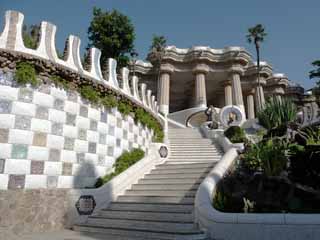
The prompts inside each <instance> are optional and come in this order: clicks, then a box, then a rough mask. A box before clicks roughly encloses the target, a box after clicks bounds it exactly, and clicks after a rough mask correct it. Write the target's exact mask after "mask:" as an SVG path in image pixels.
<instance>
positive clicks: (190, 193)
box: [125, 189, 196, 197]
mask: <svg viewBox="0 0 320 240" xmlns="http://www.w3.org/2000/svg"><path fill="white" fill-rule="evenodd" d="M195 195H196V190H177V189H175V190H168V189H166V190H126V192H125V196H164V197H180V196H181V197H194V196H195Z"/></svg>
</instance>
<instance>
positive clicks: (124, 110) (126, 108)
mask: <svg viewBox="0 0 320 240" xmlns="http://www.w3.org/2000/svg"><path fill="white" fill-rule="evenodd" d="M118 111H119V112H120V113H121V114H123V115H124V116H127V115H129V114H130V112H133V108H132V106H131V105H130V104H129V103H128V102H123V101H120V102H119V104H118Z"/></svg>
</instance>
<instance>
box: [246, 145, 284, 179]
mask: <svg viewBox="0 0 320 240" xmlns="http://www.w3.org/2000/svg"><path fill="white" fill-rule="evenodd" d="M287 149H288V144H287V143H286V142H284V141H282V140H276V139H269V140H267V141H262V142H259V143H258V144H252V145H250V146H249V147H248V148H247V150H246V152H245V153H244V154H243V155H242V159H243V164H244V166H245V167H247V168H248V169H249V170H252V171H259V170H262V171H263V172H264V174H265V175H267V176H278V175H279V174H280V173H281V172H282V171H283V170H285V169H286V167H287V162H288V156H287Z"/></svg>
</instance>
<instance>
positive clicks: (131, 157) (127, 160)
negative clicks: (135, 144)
mask: <svg viewBox="0 0 320 240" xmlns="http://www.w3.org/2000/svg"><path fill="white" fill-rule="evenodd" d="M143 157H144V151H142V150H141V149H137V148H134V149H133V150H132V151H131V152H127V151H125V152H123V153H122V154H121V156H120V157H118V158H117V160H116V162H115V163H114V164H113V167H115V170H114V172H113V173H110V174H107V175H105V176H103V177H99V178H98V179H97V181H96V183H95V187H97V188H98V187H101V186H102V185H103V184H105V183H107V182H108V181H110V180H111V179H112V178H113V177H115V176H117V175H118V174H120V173H122V172H123V171H125V170H126V169H128V168H129V167H130V166H132V165H133V164H135V163H136V162H138V161H139V160H140V159H142V158H143Z"/></svg>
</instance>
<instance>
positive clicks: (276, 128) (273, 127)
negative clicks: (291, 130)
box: [257, 97, 297, 135]
mask: <svg viewBox="0 0 320 240" xmlns="http://www.w3.org/2000/svg"><path fill="white" fill-rule="evenodd" d="M296 116H297V108H296V106H295V104H294V103H293V102H292V101H291V100H290V99H288V98H283V99H280V98H277V97H271V98H270V99H269V100H268V101H267V102H266V104H265V107H264V109H263V110H261V111H259V112H258V114H257V117H258V119H259V123H260V124H261V125H262V126H263V127H265V128H266V129H267V130H268V132H269V133H270V132H272V133H275V132H281V133H282V134H284V133H285V130H286V129H287V126H288V124H289V123H291V122H293V121H295V119H296ZM276 135H279V134H276ZM280 135H281V134H280Z"/></svg>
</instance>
